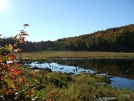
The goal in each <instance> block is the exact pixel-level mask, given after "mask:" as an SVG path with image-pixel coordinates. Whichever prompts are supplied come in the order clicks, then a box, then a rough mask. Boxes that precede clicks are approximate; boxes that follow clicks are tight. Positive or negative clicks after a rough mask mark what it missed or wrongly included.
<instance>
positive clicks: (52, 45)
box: [0, 24, 134, 52]
mask: <svg viewBox="0 0 134 101" xmlns="http://www.w3.org/2000/svg"><path fill="white" fill-rule="evenodd" d="M63 34H64V33H63ZM14 42H15V41H14V40H13V37H10V38H4V39H3V41H2V42H0V44H1V46H3V45H4V44H7V43H11V44H12V43H14ZM19 47H20V48H22V50H23V52H24V51H27V52H32V51H48V50H50V51H114V52H134V24H131V25H126V26H121V27H116V28H109V29H106V30H102V31H96V32H93V33H90V34H84V35H81V36H76V37H68V38H62V39H58V40H55V41H40V42H30V41H27V42H26V44H24V45H21V46H19Z"/></svg>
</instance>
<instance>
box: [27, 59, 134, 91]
mask: <svg viewBox="0 0 134 101" xmlns="http://www.w3.org/2000/svg"><path fill="white" fill-rule="evenodd" d="M25 65H29V66H30V67H31V68H32V67H39V68H47V69H51V70H52V71H56V72H63V73H69V74H81V73H101V74H103V75H108V76H110V77H111V78H110V80H111V82H110V85H111V86H112V87H116V88H120V89H124V88H128V89H130V90H132V91H134V60H125V59H122V60H113V59H112V60H110V59H109V60H104V59H97V60H96V59H91V60H75V61H71V60H67V61H65V60H64V61H62V60H58V61H52V62H44V61H32V62H26V63H25Z"/></svg>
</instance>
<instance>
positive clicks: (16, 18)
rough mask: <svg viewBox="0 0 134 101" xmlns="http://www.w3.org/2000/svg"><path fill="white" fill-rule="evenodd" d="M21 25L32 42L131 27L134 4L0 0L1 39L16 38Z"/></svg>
mask: <svg viewBox="0 0 134 101" xmlns="http://www.w3.org/2000/svg"><path fill="white" fill-rule="evenodd" d="M2 1H5V7H3V6H2V5H4V4H3V3H2ZM2 7H3V9H2ZM24 24H29V25H30V26H29V27H27V28H26V29H25V31H26V32H27V33H28V34H29V36H27V37H26V40H28V41H33V42H34V41H36V42H38V41H48V40H50V41H55V40H57V39H60V38H67V37H74V36H79V35H83V34H90V33H93V32H96V31H98V30H106V29H108V28H113V27H120V26H125V25H129V24H134V0H0V34H2V36H1V37H11V36H15V35H16V34H18V33H19V31H18V30H22V29H23V25H24Z"/></svg>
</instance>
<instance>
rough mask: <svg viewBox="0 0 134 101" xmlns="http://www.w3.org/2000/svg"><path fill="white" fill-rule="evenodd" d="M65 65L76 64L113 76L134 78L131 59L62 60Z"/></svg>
mask: <svg viewBox="0 0 134 101" xmlns="http://www.w3.org/2000/svg"><path fill="white" fill-rule="evenodd" d="M64 64H67V65H77V66H78V67H83V68H86V69H91V70H95V71H97V72H101V73H108V74H109V75H113V76H120V77H126V78H130V79H134V75H133V74H134V61H133V60H86V61H64Z"/></svg>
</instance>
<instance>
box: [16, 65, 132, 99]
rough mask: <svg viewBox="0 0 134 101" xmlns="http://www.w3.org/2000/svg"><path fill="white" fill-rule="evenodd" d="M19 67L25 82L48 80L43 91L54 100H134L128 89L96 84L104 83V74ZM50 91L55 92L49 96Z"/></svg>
mask: <svg viewBox="0 0 134 101" xmlns="http://www.w3.org/2000/svg"><path fill="white" fill-rule="evenodd" d="M14 68H16V67H14ZM17 68H18V67H17ZM19 69H21V71H22V72H24V74H23V78H24V79H25V82H32V83H33V84H34V83H35V80H36V79H42V80H44V82H47V84H46V85H45V88H43V89H42V91H41V93H42V95H45V97H46V99H51V100H52V101H94V100H95V99H97V97H98V96H103V97H115V98H117V99H118V101H132V99H134V92H133V91H130V90H128V89H116V88H112V87H111V86H110V85H108V84H107V85H105V86H104V85H95V84H94V83H95V82H100V83H104V78H103V76H97V77H95V76H93V75H91V74H80V75H67V74H64V73H60V72H48V71H45V70H40V71H36V72H35V71H33V70H31V69H29V68H28V67H27V66H20V67H19ZM31 72H35V76H36V78H31V77H30V75H29V74H30V73H31ZM50 92H54V94H53V95H52V96H48V95H49V94H50ZM40 101H41V100H40Z"/></svg>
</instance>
